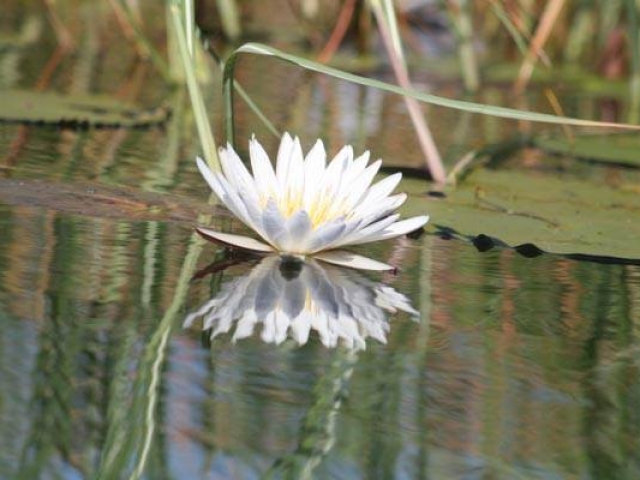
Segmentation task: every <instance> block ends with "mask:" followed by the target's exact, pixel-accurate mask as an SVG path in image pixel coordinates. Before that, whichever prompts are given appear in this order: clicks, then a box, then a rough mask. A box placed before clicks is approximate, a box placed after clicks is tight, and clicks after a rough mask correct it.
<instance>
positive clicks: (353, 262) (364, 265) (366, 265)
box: [314, 250, 394, 271]
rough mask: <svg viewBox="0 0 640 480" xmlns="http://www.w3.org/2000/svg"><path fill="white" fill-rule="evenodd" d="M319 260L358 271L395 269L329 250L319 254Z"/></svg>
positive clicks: (357, 256) (353, 254)
mask: <svg viewBox="0 0 640 480" xmlns="http://www.w3.org/2000/svg"><path fill="white" fill-rule="evenodd" d="M314 256H315V258H317V259H318V260H322V261H323V262H328V263H332V264H334V265H339V266H341V267H349V268H355V269H358V270H378V271H383V270H393V269H394V267H392V266H391V265H387V264H386V263H382V262H378V261H377V260H373V259H371V258H367V257H363V256H362V255H356V254H355V253H351V252H347V251H345V250H329V251H328V252H322V253H317V254H316V255H314Z"/></svg>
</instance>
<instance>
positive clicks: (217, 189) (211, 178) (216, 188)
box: [196, 157, 224, 201]
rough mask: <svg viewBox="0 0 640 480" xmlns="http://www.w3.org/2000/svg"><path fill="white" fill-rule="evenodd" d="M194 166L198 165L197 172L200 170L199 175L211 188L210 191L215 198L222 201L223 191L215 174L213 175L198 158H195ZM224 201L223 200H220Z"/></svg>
mask: <svg viewBox="0 0 640 480" xmlns="http://www.w3.org/2000/svg"><path fill="white" fill-rule="evenodd" d="M196 165H198V170H200V174H201V175H202V176H203V177H204V179H205V180H206V182H207V183H208V184H209V186H210V187H211V190H213V192H214V193H215V194H216V195H217V197H218V198H219V199H220V200H222V197H223V196H224V191H223V189H222V186H221V185H220V181H219V180H218V177H217V175H216V174H214V173H213V172H212V171H211V170H210V169H209V166H208V165H207V163H206V162H205V161H204V160H203V159H202V158H200V157H196ZM222 201H224V200H222Z"/></svg>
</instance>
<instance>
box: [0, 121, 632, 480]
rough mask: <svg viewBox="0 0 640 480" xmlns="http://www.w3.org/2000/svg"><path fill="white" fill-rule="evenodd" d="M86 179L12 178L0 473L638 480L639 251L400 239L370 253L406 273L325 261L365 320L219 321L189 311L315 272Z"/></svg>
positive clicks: (0, 377)
mask: <svg viewBox="0 0 640 480" xmlns="http://www.w3.org/2000/svg"><path fill="white" fill-rule="evenodd" d="M9 133H10V129H9V128H6V127H5V128H4V132H3V137H4V138H7V137H9V136H10V135H9ZM34 133H35V134H36V135H38V132H34ZM42 153H43V155H44V152H42ZM44 158H46V156H45V157H44ZM50 161H51V162H53V161H54V160H53V159H52V160H50ZM47 165H49V166H50V165H51V164H50V163H49V164H47V163H45V162H44V161H43V163H42V169H43V170H44V169H45V167H46V166H47ZM25 170H26V169H25ZM19 173H20V172H17V174H16V175H15V176H16V177H20V176H21V175H20V174H19ZM24 175H25V176H26V173H25V174H24ZM16 181H18V180H15V179H14V180H8V179H3V180H2V182H3V191H4V192H7V191H13V190H12V189H10V188H9V187H8V183H6V182H16ZM200 183H201V182H199V181H198V180H197V179H195V178H194V179H193V184H194V185H199V184H200ZM23 184H24V185H26V187H30V188H32V189H34V191H35V190H37V188H42V186H41V185H40V184H39V183H26V181H25V182H23ZM54 186H55V187H56V188H62V187H60V186H59V185H54ZM26 187H25V188H26ZM52 188H53V187H52ZM82 188H84V189H85V190H77V191H74V192H72V193H73V194H72V193H64V192H63V193H60V192H54V193H51V192H49V193H50V198H49V199H48V200H49V201H50V202H51V203H50V204H36V205H32V204H30V202H28V201H27V200H25V199H23V198H22V197H20V196H17V194H15V195H14V197H12V198H7V195H6V194H5V195H3V196H2V204H1V205H0V225H2V238H1V239H0V242H1V244H2V248H1V249H0V252H1V253H0V266H1V269H0V321H1V325H2V328H1V329H0V445H1V448H0V477H1V478H70V479H73V478H96V477H98V478H128V477H129V476H134V477H137V476H141V477H143V478H263V477H267V478H304V477H305V476H308V478H443V479H446V478H545V479H546V478H553V479H555V478H593V479H602V478H629V479H631V478H637V477H636V476H637V474H638V472H639V469H640V456H639V454H638V452H639V449H640V443H639V440H638V439H639V438H640V428H639V422H640V413H639V409H638V404H639V402H640V375H639V373H640V372H639V364H638V354H639V347H640V343H639V339H638V319H640V271H639V270H638V267H636V266H621V265H601V264H595V263H581V262H577V261H573V260H567V259H563V258H558V257H553V256H550V255H545V256H541V257H537V258H534V259H528V258H524V257H522V256H520V255H518V254H517V253H515V252H513V251H510V250H494V251H490V252H486V253H479V252H477V251H476V250H475V248H473V247H472V246H470V245H467V244H464V243H462V242H459V241H455V240H443V239H440V238H437V237H435V236H431V235H425V236H423V237H422V238H420V239H417V240H411V239H399V240H397V241H395V242H394V241H392V242H389V243H387V244H385V245H380V246H376V247H375V248H373V249H369V250H368V251H367V252H366V253H367V254H369V255H374V256H375V257H376V258H381V259H384V260H386V261H390V262H392V263H394V264H395V265H397V266H398V267H399V269H400V272H399V273H398V274H397V275H390V274H362V273H359V272H358V273H356V272H350V271H339V269H337V268H335V267H330V268H331V269H332V271H330V272H326V271H322V267H317V268H318V269H320V273H318V272H314V273H313V275H320V276H322V278H323V279H324V281H325V282H327V285H329V286H327V289H330V288H331V287H330V285H334V286H335V288H336V290H340V289H341V291H342V292H343V294H344V295H343V296H344V300H345V301H347V302H350V305H352V306H353V305H357V302H359V301H364V302H365V304H366V305H368V306H369V308H372V309H373V310H374V313H373V314H372V313H371V311H368V312H367V311H364V312H363V311H360V312H359V314H360V316H358V317H357V318H356V320H358V321H360V322H361V324H356V325H351V324H349V325H346V326H344V325H343V326H342V327H341V326H340V325H329V326H326V325H325V326H324V327H323V326H316V328H310V329H307V331H306V333H305V332H304V331H303V332H302V333H296V331H294V329H293V328H289V329H287V325H286V322H285V323H284V324H282V323H281V324H279V325H280V326H278V325H276V324H275V323H274V324H273V325H271V326H270V325H267V323H268V322H265V324H264V325H262V324H257V325H255V326H254V328H253V332H252V331H251V328H249V329H248V330H247V327H246V326H245V327H242V328H241V327H240V326H239V325H226V326H225V325H221V326H220V324H219V323H216V322H215V321H214V322H213V325H209V326H210V327H211V326H212V327H213V328H214V329H215V327H216V326H220V330H222V331H218V332H215V335H214V338H211V336H210V335H209V333H210V332H205V333H203V332H202V322H201V321H200V319H192V320H193V324H192V325H190V327H189V328H184V325H183V324H184V321H185V319H186V318H187V315H188V314H189V313H192V312H195V311H196V310H197V309H198V308H200V307H201V306H202V305H204V304H205V303H206V302H208V301H209V300H210V299H212V298H214V297H216V296H217V295H219V294H220V293H223V294H226V297H223V298H226V300H225V302H226V303H225V302H223V303H222V305H223V307H225V308H233V305H232V304H233V300H229V296H230V295H233V294H234V289H235V294H236V295H237V294H238V293H240V294H241V295H242V293H244V294H245V295H244V296H243V299H242V300H244V301H245V302H247V297H251V295H252V293H251V292H252V291H254V293H255V285H254V286H253V287H252V286H251V282H252V281H253V282H254V283H255V278H258V280H259V281H263V280H264V277H265V275H267V276H268V275H270V277H269V278H270V279H271V280H270V281H271V283H274V282H275V286H273V285H272V290H273V292H272V294H273V295H277V294H278V293H280V294H282V295H287V293H286V292H287V288H298V289H300V288H305V286H306V285H307V284H303V285H302V286H301V285H300V284H301V283H303V282H302V280H300V278H301V275H303V274H302V273H301V274H299V276H298V277H295V276H294V277H295V278H293V279H289V280H287V278H285V277H283V276H282V273H281V270H280V269H279V268H278V266H277V265H275V266H274V265H273V264H268V262H271V263H274V262H275V263H277V259H276V260H273V259H267V260H263V261H262V262H261V263H259V262H257V261H255V260H249V261H246V262H240V260H241V259H237V258H226V257H224V256H223V255H222V252H221V250H220V249H219V248H218V247H216V246H214V245H211V244H204V245H203V244H202V243H201V242H200V241H199V240H197V239H195V238H194V237H193V234H192V225H191V224H190V223H189V222H187V221H181V220H144V219H141V220H137V219H136V220H130V219H127V218H124V219H123V218H118V215H119V214H120V215H121V216H126V215H129V213H130V210H133V211H134V213H135V212H137V210H138V209H137V208H136V205H133V206H132V205H131V203H133V202H134V201H133V200H129V201H128V202H129V203H126V204H125V205H124V207H122V206H121V205H120V204H121V203H123V202H122V200H121V199H120V198H118V197H113V198H112V199H111V203H110V206H111V208H110V209H106V210H105V211H101V210H98V209H96V207H92V206H91V205H90V202H89V204H87V205H77V203H78V202H79V200H78V199H77V198H75V197H73V195H76V196H78V195H79V193H78V192H80V191H84V192H85V193H86V191H87V190H86V189H87V188H88V187H86V186H83V187H82ZM88 191H91V190H88ZM87 195H88V194H87ZM16 198H17V200H16V202H15V203H14V202H13V201H12V200H13V199H16ZM74 198H75V199H74ZM37 201H38V196H37V195H36V200H35V201H34V203H37ZM136 201H138V200H136ZM74 202H75V203H74ZM80 203H83V202H80ZM94 203H95V202H94ZM83 208H86V209H87V210H88V213H86V214H84V213H83V212H82V209H83ZM74 209H75V210H74ZM122 212H124V214H122ZM136 214H137V213H136ZM194 222H195V220H194ZM223 223H224V224H225V225H227V226H232V227H233V228H236V229H238V228H239V226H238V225H237V224H235V223H230V221H229V220H224V221H223ZM265 262H267V263H265ZM212 263H213V264H214V267H212V268H210V269H209V270H213V271H212V272H209V273H207V272H203V273H202V276H201V277H200V278H197V279H193V280H192V276H193V274H194V273H195V272H196V270H199V269H204V268H206V267H208V266H210V265H211V264H212ZM260 268H262V271H260V270H259V269H260ZM303 268H307V269H308V268H310V267H303ZM328 268H329V267H325V270H326V269H328ZM265 270H266V273H265ZM303 273H304V270H303ZM313 275H311V276H312V277H313ZM252 276H253V277H252ZM254 277H255V278H254ZM252 278H254V280H252ZM314 278H315V277H314ZM296 281H297V282H298V285H297V287H291V285H293V284H294V283H295V282H296ZM305 281H307V280H305ZM278 282H279V283H278ZM292 282H293V283H292ZM310 282H312V283H313V279H312V281H310ZM315 283H316V284H317V283H318V282H317V279H316V280H315ZM261 288H262V289H263V290H264V288H266V287H264V285H263V286H262V287H261ZM381 288H384V289H386V290H385V292H387V293H388V294H389V295H392V300H388V299H387V300H386V302H385V301H377V302H376V300H375V299H376V298H377V297H376V295H375V294H373V293H372V292H373V291H374V290H375V289H378V291H379V290H380V289H381ZM238 289H240V291H238ZM252 289H253V290H252ZM320 290H321V289H320ZM317 291H318V289H316V292H317ZM225 292H226V293H225ZM282 292H284V293H282ZM389 292H391V293H389ZM298 295H300V294H299V293H298ZM349 295H352V296H351V297H349ZM403 295H404V296H406V297H402V296H403ZM332 298H334V300H333V304H334V305H335V304H336V303H339V301H338V300H336V298H337V297H335V295H334V297H332ZM385 298H386V297H385ZM248 302H249V303H251V302H252V300H251V298H249V299H248ZM394 302H396V303H395V304H394ZM408 302H410V303H411V305H412V306H413V307H411V305H409V304H408ZM258 303H259V302H258ZM263 303H265V302H264V301H263ZM267 303H268V302H267ZM293 303H295V302H293ZM329 303H331V302H329ZM253 304H254V305H255V302H254V303H253ZM376 304H382V305H386V306H387V309H386V310H385V308H382V307H376V308H374V305H376ZM394 305H395V306H394ZM398 306H400V308H397V307H398ZM264 308H265V309H267V310H268V309H269V308H272V307H269V306H266V307H264ZM319 308H320V310H321V309H322V307H319ZM327 308H329V307H327ZM412 308H415V310H416V311H418V312H419V313H420V317H421V318H420V319H417V318H416V317H417V315H412V314H411V313H408V312H411V309H412ZM394 309H397V310H398V312H397V313H396V314H391V315H389V316H388V317H387V315H386V314H382V313H381V312H384V313H386V311H387V310H394ZM372 315H373V320H371V316H372ZM367 316H369V318H366V317H367ZM387 318H388V322H387ZM367 320H371V322H372V324H373V323H375V325H373V326H372V325H369V326H366V325H364V323H366V321H367ZM356 323H357V322H356ZM283 325H284V327H283ZM243 328H244V330H243ZM278 328H280V331H279V332H276V331H275V330H277V329H278ZM283 328H284V330H283ZM341 328H342V330H341ZM269 329H271V331H269ZM227 330H228V332H227ZM241 330H242V331H241ZM369 332H372V333H371V336H368V337H367V335H368V334H369ZM330 334H335V335H334V337H332V338H329V339H328V337H327V335H329V337H331V335H330ZM234 337H236V338H234ZM237 337H247V338H237ZM354 338H356V341H354ZM381 340H384V343H383V342H382V341H381ZM336 344H337V345H336ZM347 345H350V346H351V347H353V348H348V347H347ZM358 347H360V348H358ZM363 347H366V348H363Z"/></svg>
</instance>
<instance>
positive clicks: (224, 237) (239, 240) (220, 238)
mask: <svg viewBox="0 0 640 480" xmlns="http://www.w3.org/2000/svg"><path fill="white" fill-rule="evenodd" d="M196 231H197V232H198V233H199V234H200V235H202V236H203V237H204V238H206V239H207V240H212V241H214V242H219V243H223V244H225V245H230V246H232V247H240V248H244V249H246V250H253V251H255V252H273V248H271V247H270V246H269V245H267V244H266V243H262V242H260V241H258V240H255V239H253V238H251V237H245V236H244V235H234V234H232V233H222V232H216V231H215V230H210V229H208V228H200V227H198V228H196Z"/></svg>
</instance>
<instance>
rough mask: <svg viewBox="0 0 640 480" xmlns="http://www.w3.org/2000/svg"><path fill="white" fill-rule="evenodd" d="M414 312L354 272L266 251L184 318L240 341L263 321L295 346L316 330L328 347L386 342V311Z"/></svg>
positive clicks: (274, 336) (274, 337) (267, 330)
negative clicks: (290, 340)
mask: <svg viewBox="0 0 640 480" xmlns="http://www.w3.org/2000/svg"><path fill="white" fill-rule="evenodd" d="M399 310H400V311H404V312H407V313H408V314H410V315H411V316H412V317H413V318H416V319H417V318H418V312H417V311H416V310H415V309H414V308H413V307H412V306H411V303H410V302H409V300H408V299H407V297H405V296H404V295H403V294H401V293H398V292H397V291H396V290H394V289H393V288H391V287H389V286H387V285H384V284H382V283H379V282H374V281H371V280H369V279H367V278H366V277H364V276H363V275H361V274H360V273H358V272H355V271H353V270H348V269H344V268H340V267H335V266H331V265H327V264H322V265H321V264H320V263H319V262H316V261H315V260H313V259H307V260H306V261H302V260H298V259H294V258H291V257H281V256H277V255H270V256H267V257H264V258H263V259H262V260H261V262H260V263H259V264H257V265H256V266H255V267H254V268H253V269H252V270H251V271H250V272H248V273H246V274H245V275H243V276H241V277H237V278H234V279H232V280H230V281H228V282H227V283H225V284H224V285H223V286H222V287H221V289H220V291H219V293H218V294H217V295H216V296H215V297H214V298H212V299H211V300H209V301H208V302H207V303H205V304H204V305H203V306H202V307H200V309H198V310H197V311H195V312H193V313H191V314H189V315H188V316H187V318H186V320H185V322H184V326H185V327H190V326H191V325H192V324H193V323H194V321H195V320H196V319H197V318H199V317H202V318H203V325H202V327H203V329H204V330H208V331H210V332H211V338H212V339H213V338H215V337H217V336H218V335H221V334H225V333H229V332H231V330H232V329H233V327H234V326H235V330H234V331H233V337H232V339H233V340H234V341H235V340H238V339H242V338H246V337H249V336H251V335H252V334H253V332H254V330H255V328H256V325H257V324H262V330H261V337H262V340H264V341H265V342H268V343H275V344H279V343H281V342H283V341H284V340H285V339H286V338H287V337H288V336H290V337H291V338H293V339H294V340H295V341H296V342H297V343H298V344H299V345H303V344H305V343H306V342H307V340H308V339H309V334H310V332H311V330H315V331H316V332H318V335H319V338H320V340H321V342H322V343H323V344H324V345H325V346H327V347H335V346H336V345H338V343H342V344H344V345H345V346H347V347H348V348H353V349H364V348H365V340H366V339H367V338H368V337H373V338H375V339H376V340H378V341H380V342H383V343H386V336H387V332H388V331H389V318H388V316H389V314H391V313H395V312H397V311H399Z"/></svg>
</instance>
